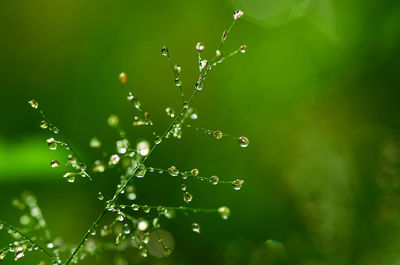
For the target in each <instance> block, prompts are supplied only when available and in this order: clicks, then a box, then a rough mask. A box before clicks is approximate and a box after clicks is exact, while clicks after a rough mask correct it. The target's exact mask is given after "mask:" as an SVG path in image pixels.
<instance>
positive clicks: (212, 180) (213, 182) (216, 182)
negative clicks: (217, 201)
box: [210, 176, 219, 185]
mask: <svg viewBox="0 0 400 265" xmlns="http://www.w3.org/2000/svg"><path fill="white" fill-rule="evenodd" d="M218 182H219V178H218V177H217V176H211V177H210V183H211V184H213V185H217V184H218Z"/></svg>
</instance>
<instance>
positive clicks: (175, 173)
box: [168, 166, 179, 177]
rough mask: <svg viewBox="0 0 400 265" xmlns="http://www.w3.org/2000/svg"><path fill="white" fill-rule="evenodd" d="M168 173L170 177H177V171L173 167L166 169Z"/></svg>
mask: <svg viewBox="0 0 400 265" xmlns="http://www.w3.org/2000/svg"><path fill="white" fill-rule="evenodd" d="M168 173H169V174H170V175H171V176H173V177H176V176H178V175H179V170H178V169H177V168H176V167H175V166H171V167H170V168H168Z"/></svg>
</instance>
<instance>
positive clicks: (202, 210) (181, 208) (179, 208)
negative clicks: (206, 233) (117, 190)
mask: <svg viewBox="0 0 400 265" xmlns="http://www.w3.org/2000/svg"><path fill="white" fill-rule="evenodd" d="M115 207H116V208H135V207H137V208H138V209H145V208H148V209H158V208H159V207H160V206H156V205H152V206H148V205H139V204H132V205H124V204H121V205H116V206H115ZM163 208H164V209H166V210H175V211H182V212H193V213H214V212H218V209H205V208H192V207H186V206H176V207H174V206H163Z"/></svg>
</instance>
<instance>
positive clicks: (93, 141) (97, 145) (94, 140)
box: [89, 137, 101, 148]
mask: <svg viewBox="0 0 400 265" xmlns="http://www.w3.org/2000/svg"><path fill="white" fill-rule="evenodd" d="M89 145H90V147H91V148H100V147H101V142H100V140H99V139H97V138H96V137H93V138H92V139H90V142H89Z"/></svg>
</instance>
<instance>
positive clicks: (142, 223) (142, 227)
mask: <svg viewBox="0 0 400 265" xmlns="http://www.w3.org/2000/svg"><path fill="white" fill-rule="evenodd" d="M148 227H149V222H147V221H146V220H141V221H140V222H139V223H138V229H139V231H145V230H147V228H148Z"/></svg>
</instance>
